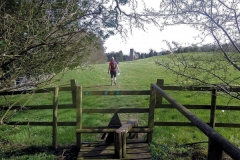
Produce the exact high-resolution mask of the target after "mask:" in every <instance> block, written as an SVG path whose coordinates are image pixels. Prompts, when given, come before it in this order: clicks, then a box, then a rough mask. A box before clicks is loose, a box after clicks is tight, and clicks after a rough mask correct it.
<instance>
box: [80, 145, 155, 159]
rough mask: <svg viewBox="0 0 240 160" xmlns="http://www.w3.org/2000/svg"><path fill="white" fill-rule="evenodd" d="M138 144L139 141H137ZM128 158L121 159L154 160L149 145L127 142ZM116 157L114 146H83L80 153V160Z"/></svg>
mask: <svg viewBox="0 0 240 160" xmlns="http://www.w3.org/2000/svg"><path fill="white" fill-rule="evenodd" d="M136 142H138V141H136ZM126 148H127V150H126V157H125V158H121V159H133V160H134V159H136V160H137V159H152V157H151V154H150V149H149V146H148V144H147V143H146V142H145V143H131V144H129V143H128V141H127V144H126ZM116 158H117V157H115V156H114V144H113V143H111V144H106V143H102V144H99V143H98V144H91V143H89V144H83V145H82V148H81V149H80V152H79V153H78V160H80V159H84V160H86V159H91V160H92V159H116Z"/></svg>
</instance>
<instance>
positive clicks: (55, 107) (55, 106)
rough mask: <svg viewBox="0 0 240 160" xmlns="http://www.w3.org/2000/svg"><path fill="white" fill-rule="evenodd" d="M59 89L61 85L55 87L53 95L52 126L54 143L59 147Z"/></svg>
mask: <svg viewBox="0 0 240 160" xmlns="http://www.w3.org/2000/svg"><path fill="white" fill-rule="evenodd" d="M58 91H59V87H55V90H54V95H53V128H52V134H53V138H52V145H53V148H54V149H57V115H58Z"/></svg>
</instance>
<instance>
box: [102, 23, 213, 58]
mask: <svg viewBox="0 0 240 160" xmlns="http://www.w3.org/2000/svg"><path fill="white" fill-rule="evenodd" d="M198 35H199V32H198V31H197V30H195V29H194V28H192V27H189V26H186V25H178V26H169V27H166V28H165V29H164V30H163V31H160V30H159V29H158V28H157V27H155V26H148V30H147V31H145V32H144V31H143V30H136V29H135V30H133V33H132V34H128V37H127V38H126V40H123V39H122V38H121V37H120V35H114V36H112V37H110V38H108V39H107V40H106V41H105V44H104V46H105V48H106V53H109V52H111V51H114V52H118V51H120V50H121V51H123V54H124V55H129V54H130V49H131V48H132V49H134V51H137V52H140V53H149V50H150V49H153V50H155V51H157V52H159V51H163V50H167V49H168V46H167V45H166V42H164V41H163V40H167V41H169V42H172V41H175V42H178V43H180V44H182V46H187V45H188V44H196V43H197V42H198V41H196V40H195V38H194V37H196V36H198ZM208 41H209V42H210V39H208Z"/></svg>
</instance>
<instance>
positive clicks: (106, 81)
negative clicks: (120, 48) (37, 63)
mask: <svg viewBox="0 0 240 160" xmlns="http://www.w3.org/2000/svg"><path fill="white" fill-rule="evenodd" d="M203 56H209V55H208V54H206V55H203ZM157 59H160V60H164V61H169V58H168V56H159V57H152V58H148V59H142V60H137V61H129V62H120V64H119V66H120V70H121V75H120V76H118V77H117V85H116V86H110V75H109V74H107V69H108V63H105V64H98V65H93V66H91V68H90V69H86V70H80V69H75V70H72V71H69V72H67V73H66V74H65V76H64V77H63V78H62V80H61V81H60V82H58V83H57V85H62V84H66V83H67V84H70V82H69V81H70V80H71V79H76V81H77V82H78V84H80V85H81V86H83V90H85V91H87V90H89V91H90V90H149V89H150V84H151V83H156V80H157V79H164V84H165V85H178V84H177V82H176V79H177V77H176V76H175V75H173V74H172V73H170V72H169V71H168V70H166V69H165V68H162V67H160V66H157V65H155V63H154V61H155V60H157ZM167 93H169V94H170V95H171V96H172V97H173V98H175V99H176V100H178V101H179V102H180V103H182V104H210V103H211V96H210V93H209V92H201V93H199V92H187V91H183V92H179V91H167ZM25 99H26V98H25ZM52 100H53V98H52V96H49V95H47V94H43V95H41V96H36V97H32V98H31V100H30V101H29V102H28V104H36V103H37V104H51V103H52ZM228 100H229V97H227V96H225V95H221V94H220V95H219V97H218V98H217V104H221V105H230V104H231V105H238V103H239V102H238V101H237V100H232V101H230V102H229V101H228ZM14 101H16V97H15V96H12V99H11V102H14ZM59 101H60V102H59V103H60V104H68V103H71V94H69V93H60V95H59ZM164 102H165V103H166V100H164ZM24 103H25V100H21V101H19V102H18V104H21V105H23V104H24ZM148 105H149V96H84V98H83V108H109V107H110V108H120V107H142V108H146V107H148ZM191 111H192V112H193V113H194V114H196V115H197V116H199V117H200V118H201V119H203V120H204V121H205V122H208V121H209V115H210V113H209V111H204V110H191ZM10 113H11V114H12V117H11V119H10V120H11V121H27V120H29V121H43V122H45V121H46V122H47V121H52V110H22V111H19V112H17V114H14V112H10ZM1 114H3V113H2V112H0V115H1ZM58 116H59V117H58V119H59V121H73V122H74V121H75V120H76V113H75V110H74V109H73V110H70V109H64V110H60V111H59V113H58ZM111 117H112V114H106V115H105V114H104V115H103V114H84V115H83V125H89V126H103V125H107V124H108V123H109V121H110V119H111ZM119 117H120V119H121V121H124V122H125V121H127V120H129V119H132V118H136V119H138V120H139V123H140V125H146V124H147V114H120V115H119ZM155 121H170V122H176V121H177V122H178V121H179V122H187V121H188V120H187V119H186V118H185V117H183V116H182V115H181V114H180V113H179V112H177V111H176V109H157V110H156V113H155ZM216 121H217V122H231V123H240V118H239V116H238V112H231V111H225V112H224V113H223V112H222V111H217V113H216ZM216 129H217V131H219V132H220V133H221V134H223V135H224V136H225V137H226V138H228V139H229V140H230V141H231V142H233V143H234V144H236V145H238V146H239V145H240V142H239V137H238V133H239V129H233V128H216ZM51 136H52V129H51V127H40V126H17V125H16V126H14V127H13V126H4V125H2V126H1V127H0V149H1V152H0V159H1V158H2V159H16V158H17V157H18V158H19V159H53V158H54V154H55V155H58V154H56V153H55V151H53V150H48V149H46V148H47V147H46V146H51V143H52V137H51ZM100 137H101V135H97V134H84V136H83V140H85V141H93V140H96V139H98V140H99V138H100ZM207 140H208V138H207V137H206V136H205V135H203V134H202V133H201V132H200V131H199V130H198V129H197V128H195V127H155V128H154V137H153V142H154V143H153V144H152V146H151V149H152V153H153V155H154V157H158V158H160V157H162V158H163V159H164V158H165V159H173V158H174V154H175V155H177V154H179V153H180V152H181V153H185V155H186V156H188V157H191V156H192V155H191V154H193V152H191V151H190V150H191V149H193V148H194V147H195V148H201V147H203V149H199V151H201V153H205V152H206V148H207V147H206V143H205V142H207ZM75 142H76V137H75V127H58V144H59V146H68V145H71V144H74V143H75ZM196 142H203V143H199V145H197V146H196V145H193V146H192V147H193V148H191V147H189V146H188V147H186V146H185V148H184V147H182V148H181V147H179V146H181V145H183V144H188V143H196ZM29 146H38V147H37V148H38V149H36V148H35V150H36V153H35V154H34V155H28V154H27V153H25V154H20V153H18V152H20V151H22V150H20V151H19V150H18V149H19V148H20V149H24V148H26V147H29ZM39 148H40V149H42V150H41V151H39ZM60 148H61V147H60ZM160 149H161V150H160ZM164 150H165V152H164ZM202 150H203V151H202ZM11 151H12V153H15V154H12V156H10V155H11V154H10V153H11ZM17 151H18V152H17ZM194 151H196V150H194ZM187 153H188V154H189V155H188V154H187ZM171 157H172V158H171ZM183 159H184V157H183ZM185 159H187V158H186V157H185Z"/></svg>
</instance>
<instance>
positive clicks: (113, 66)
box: [108, 57, 119, 85]
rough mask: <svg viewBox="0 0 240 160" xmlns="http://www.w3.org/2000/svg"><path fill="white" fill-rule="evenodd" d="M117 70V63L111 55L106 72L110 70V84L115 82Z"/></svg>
mask: <svg viewBox="0 0 240 160" xmlns="http://www.w3.org/2000/svg"><path fill="white" fill-rule="evenodd" d="M117 70H118V71H119V68H118V64H117V62H116V61H115V60H114V57H112V58H111V61H110V62H109V65H108V73H109V72H110V76H111V85H113V82H114V84H115V85H116V84H117V78H116V75H117Z"/></svg>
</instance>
